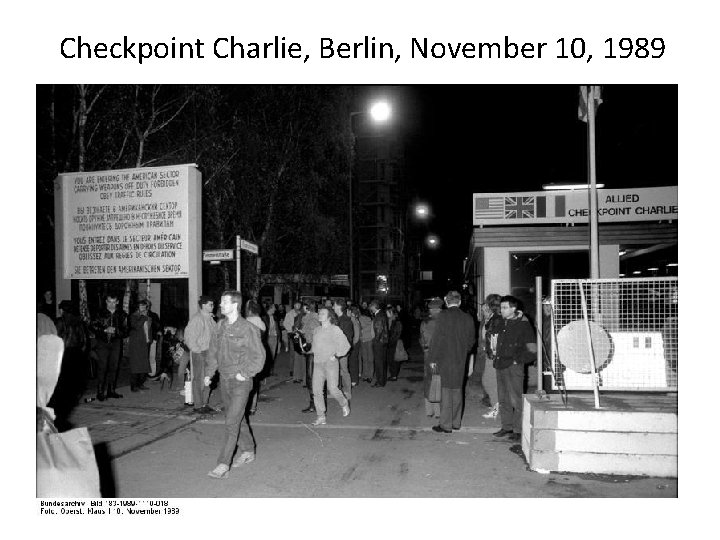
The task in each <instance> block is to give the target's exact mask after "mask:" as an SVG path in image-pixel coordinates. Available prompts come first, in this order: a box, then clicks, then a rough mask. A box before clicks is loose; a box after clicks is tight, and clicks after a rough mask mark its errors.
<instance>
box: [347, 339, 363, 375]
mask: <svg viewBox="0 0 720 540" xmlns="http://www.w3.org/2000/svg"><path fill="white" fill-rule="evenodd" d="M348 370H349V371H350V380H351V381H352V382H354V383H355V384H357V383H358V381H360V342H359V341H358V342H357V343H356V344H355V345H353V346H352V349H350V357H349V358H348Z"/></svg>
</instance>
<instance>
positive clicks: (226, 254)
mask: <svg viewBox="0 0 720 540" xmlns="http://www.w3.org/2000/svg"><path fill="white" fill-rule="evenodd" d="M234 258H235V250H234V249H211V250H207V251H203V261H232V260H233V259H234Z"/></svg>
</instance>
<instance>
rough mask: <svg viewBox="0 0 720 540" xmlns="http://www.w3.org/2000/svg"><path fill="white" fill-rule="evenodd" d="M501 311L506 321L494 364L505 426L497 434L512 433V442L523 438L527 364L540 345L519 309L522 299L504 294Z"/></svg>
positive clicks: (510, 434)
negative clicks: (519, 300) (523, 406)
mask: <svg viewBox="0 0 720 540" xmlns="http://www.w3.org/2000/svg"><path fill="white" fill-rule="evenodd" d="M500 314H501V315H502V318H503V322H504V324H503V326H502V327H501V328H500V333H499V334H498V337H497V354H496V356H495V362H494V364H493V365H494V366H495V369H496V371H497V386H498V402H499V404H500V420H501V422H502V428H501V429H500V431H497V432H495V433H493V435H495V436H496V437H504V436H505V435H509V437H508V439H510V440H511V441H519V440H520V434H521V433H522V392H523V380H524V378H525V364H528V363H532V361H533V360H535V354H536V353H537V344H536V343H535V331H534V330H533V327H532V325H531V324H530V321H528V319H527V317H525V315H523V313H522V311H520V310H518V300H517V299H516V298H515V297H514V296H503V297H502V298H501V299H500Z"/></svg>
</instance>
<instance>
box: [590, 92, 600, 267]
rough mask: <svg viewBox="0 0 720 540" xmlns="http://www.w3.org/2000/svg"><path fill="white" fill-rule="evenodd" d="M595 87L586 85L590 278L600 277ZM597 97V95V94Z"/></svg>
mask: <svg viewBox="0 0 720 540" xmlns="http://www.w3.org/2000/svg"><path fill="white" fill-rule="evenodd" d="M595 92H596V87H595V86H593V85H590V86H588V87H587V115H588V122H587V126H588V161H589V174H590V192H589V197H590V278H591V279H599V278H600V257H599V255H600V253H599V239H598V198H597V182H596V178H595V171H596V165H595V100H596V96H595ZM598 97H599V96H598Z"/></svg>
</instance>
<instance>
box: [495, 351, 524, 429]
mask: <svg viewBox="0 0 720 540" xmlns="http://www.w3.org/2000/svg"><path fill="white" fill-rule="evenodd" d="M496 373H497V386H498V403H499V404H500V421H501V422H502V428H503V429H506V430H513V431H514V432H515V433H521V432H522V393H523V380H524V378H525V369H524V366H523V364H514V365H512V366H510V367H507V368H505V369H498V370H496Z"/></svg>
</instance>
